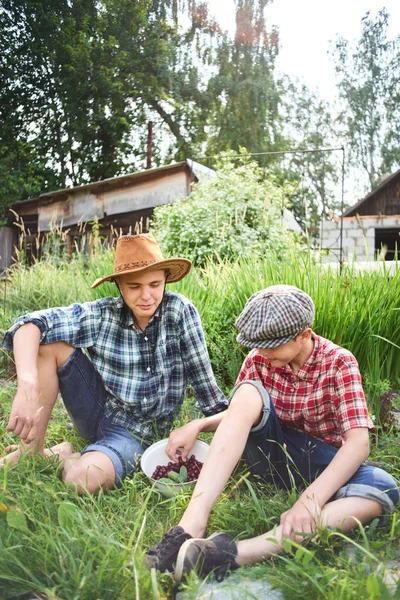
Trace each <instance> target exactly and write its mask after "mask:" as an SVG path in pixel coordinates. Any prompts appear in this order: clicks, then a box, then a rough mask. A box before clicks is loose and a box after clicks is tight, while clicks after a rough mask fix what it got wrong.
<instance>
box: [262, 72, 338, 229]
mask: <svg viewBox="0 0 400 600" xmlns="http://www.w3.org/2000/svg"><path fill="white" fill-rule="evenodd" d="M281 85H282V88H283V90H284V92H283V94H282V108H281V110H282V121H283V123H284V128H283V130H282V133H283V134H284V139H285V145H284V149H285V150H288V151H293V152H292V153H291V152H289V153H288V154H286V155H284V157H281V161H280V162H279V164H275V165H274V166H273V169H272V173H273V174H274V176H275V179H276V181H277V183H278V184H279V185H282V184H283V183H284V182H287V183H290V184H291V192H290V201H291V204H292V211H293V213H294V215H295V217H296V219H297V221H298V222H299V223H300V225H301V226H302V228H303V230H304V231H306V232H308V234H309V235H310V238H311V239H314V240H315V239H317V238H318V236H319V225H320V222H321V219H324V218H327V216H328V214H329V212H330V211H337V210H339V207H340V204H341V196H340V195H339V197H338V184H339V182H340V172H341V166H342V153H341V152H340V151H335V152H325V151H324V149H327V148H340V146H341V144H342V140H340V138H339V136H338V135H337V134H336V131H335V118H336V117H335V115H334V114H333V112H332V107H331V106H330V105H329V104H328V103H327V102H325V101H324V100H321V99H320V98H319V97H318V96H317V95H316V94H315V93H314V92H312V91H311V90H310V89H308V88H307V86H305V85H304V84H301V83H299V82H297V81H295V80H290V79H289V78H287V77H284V78H283V79H282V81H281Z"/></svg>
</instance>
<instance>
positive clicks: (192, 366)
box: [180, 303, 228, 416]
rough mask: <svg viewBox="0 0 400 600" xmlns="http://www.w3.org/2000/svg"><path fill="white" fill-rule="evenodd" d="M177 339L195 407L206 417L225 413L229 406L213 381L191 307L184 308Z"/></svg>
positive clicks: (193, 310)
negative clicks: (178, 338)
mask: <svg viewBox="0 0 400 600" xmlns="http://www.w3.org/2000/svg"><path fill="white" fill-rule="evenodd" d="M180 336H181V353H182V359H183V361H184V367H185V372H186V375H187V378H188V380H189V383H190V385H191V386H192V388H193V393H194V395H195V397H196V400H197V402H196V406H197V407H198V408H199V409H200V410H201V411H202V412H203V414H205V415H206V416H209V415H213V414H216V413H218V412H221V411H223V410H225V409H226V408H227V407H228V403H227V400H226V398H225V396H224V394H223V393H222V391H221V390H220V389H219V387H218V385H217V382H216V380H215V376H214V373H213V370H212V367H211V363H210V358H209V356H208V351H207V347H206V342H205V339H204V333H203V329H202V326H201V321H200V316H199V314H198V312H197V310H196V308H195V307H194V306H193V304H189V303H188V304H186V306H185V308H184V311H183V315H182V319H181V323H180Z"/></svg>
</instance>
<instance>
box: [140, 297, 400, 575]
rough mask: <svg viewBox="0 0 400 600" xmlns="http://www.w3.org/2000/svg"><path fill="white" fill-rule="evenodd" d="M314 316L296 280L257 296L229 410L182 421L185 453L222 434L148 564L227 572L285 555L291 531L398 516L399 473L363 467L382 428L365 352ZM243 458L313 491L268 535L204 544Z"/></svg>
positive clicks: (283, 482)
mask: <svg viewBox="0 0 400 600" xmlns="http://www.w3.org/2000/svg"><path fill="white" fill-rule="evenodd" d="M313 319H314V303H313V301H312V299H311V298H310V296H308V295H307V294H306V293H305V292H303V291H302V290H300V289H298V288H296V287H294V286H288V285H277V286H272V287H268V288H266V289H264V290H262V291H260V292H258V293H256V294H254V295H253V296H252V297H251V298H250V299H249V301H248V302H247V304H246V306H245V308H244V310H243V312H242V313H241V315H240V316H239V318H238V319H237V321H236V327H237V329H238V331H239V336H238V341H239V342H240V343H241V344H242V345H244V346H247V347H249V348H252V351H251V352H250V354H249V355H248V356H247V357H246V359H245V361H244V363H243V366H242V369H241V371H240V374H239V377H238V379H237V382H236V386H235V388H234V390H233V393H232V395H231V397H230V399H229V402H230V404H229V408H228V409H227V410H226V411H225V412H223V413H220V414H218V415H215V416H212V417H209V418H206V419H198V420H196V421H194V422H192V423H189V424H188V425H186V426H185V427H184V429H185V430H186V434H187V445H186V447H185V450H184V451H185V453H186V454H187V453H188V452H189V450H190V447H191V444H193V442H194V440H195V438H196V437H197V435H198V433H199V432H200V431H213V430H214V431H215V430H216V433H215V435H214V438H213V441H212V443H211V447H210V451H209V454H208V457H207V459H206V461H205V463H204V466H203V469H202V471H201V473H200V477H199V479H198V481H197V484H196V487H195V489H194V491H193V495H192V498H191V500H190V503H189V505H188V507H187V509H186V511H185V513H184V515H183V517H182V519H181V521H180V523H179V525H178V526H177V527H175V528H173V529H172V530H170V531H168V532H167V533H166V534H165V536H164V537H163V539H162V540H161V541H160V542H159V543H158V544H156V545H155V546H154V547H153V548H151V549H150V551H149V552H148V554H147V556H146V564H147V566H149V567H156V568H158V569H159V570H161V571H163V570H166V569H168V570H170V571H174V577H175V579H176V580H177V581H180V580H181V579H182V577H183V576H184V575H185V574H187V573H189V572H190V571H192V570H195V571H196V572H197V573H198V574H199V575H206V574H208V573H210V572H211V571H214V574H215V576H216V578H217V579H222V578H223V577H224V575H225V573H226V572H227V571H228V570H233V569H237V568H238V567H240V566H242V565H246V564H253V563H256V562H259V561H261V560H264V559H266V558H268V557H271V556H272V555H275V554H278V553H280V552H281V551H282V549H283V545H282V542H283V538H284V537H286V536H288V537H290V538H291V539H292V540H296V541H298V542H301V541H302V540H303V539H305V538H306V537H309V535H310V534H311V535H312V534H314V533H315V532H316V531H317V529H318V527H321V526H323V527H325V526H329V527H333V528H340V529H342V530H343V531H345V532H347V531H349V530H351V529H352V528H353V527H357V525H358V522H361V523H367V522H370V521H371V520H372V519H374V518H375V517H379V518H380V521H381V522H383V521H384V519H385V517H387V515H389V514H390V513H392V512H393V509H394V505H395V504H396V503H397V502H398V501H399V490H398V487H397V484H396V482H395V480H394V479H393V478H392V477H391V476H390V475H389V474H388V473H386V472H385V471H383V470H382V469H379V468H376V467H373V466H369V465H365V464H363V463H364V461H365V460H366V458H367V457H368V453H369V441H368V430H370V429H372V428H373V424H372V422H371V419H370V417H369V415H368V410H367V406H366V402H365V397H364V392H363V389H362V385H361V376H360V372H359V369H358V365H357V362H356V359H355V358H354V356H353V355H352V354H351V353H350V352H349V351H348V350H345V349H344V348H341V347H339V346H337V345H335V344H333V343H332V342H330V341H329V340H326V339H324V338H322V337H321V336H319V335H316V334H315V333H314V332H313V331H312V328H311V327H312V323H313ZM176 433H177V432H172V433H171V434H170V441H169V447H168V449H167V453H168V454H169V456H170V457H171V458H172V457H173V456H174V453H175V452H176V451H177V445H176V440H175V435H176ZM181 440H182V432H180V437H179V441H180V442H181ZM242 454H243V455H244V458H245V459H246V461H247V463H248V465H249V467H250V469H251V471H252V472H253V473H256V474H257V475H260V476H261V477H263V478H264V480H265V481H267V482H271V483H273V484H275V485H276V486H277V487H279V488H285V489H290V488H291V487H293V485H295V486H296V487H297V486H299V487H300V488H304V486H305V489H304V491H302V492H301V494H300V496H299V498H298V500H297V502H296V503H295V504H294V505H293V506H292V508H291V509H290V510H288V511H287V512H285V513H284V514H282V515H281V518H280V523H279V524H277V527H276V528H274V529H272V530H271V531H269V532H267V533H264V534H263V535H260V536H258V537H256V538H253V539H248V540H241V541H239V542H235V540H234V538H232V537H231V536H230V535H228V534H225V533H221V532H217V533H213V534H212V535H211V536H209V537H208V538H206V539H204V535H205V531H206V526H207V521H208V517H209V514H210V512H211V509H212V507H213V506H214V504H215V503H216V501H217V499H218V496H219V494H220V493H221V492H222V490H223V488H224V486H225V484H226V482H227V480H228V478H229V476H230V475H231V473H232V471H233V469H234V468H235V466H236V463H237V462H238V460H239V459H240V457H241V455H242ZM271 539H273V540H274V541H271Z"/></svg>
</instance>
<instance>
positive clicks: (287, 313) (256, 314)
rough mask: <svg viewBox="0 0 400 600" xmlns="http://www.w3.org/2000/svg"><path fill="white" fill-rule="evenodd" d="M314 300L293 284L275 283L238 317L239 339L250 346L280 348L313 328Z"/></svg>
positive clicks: (255, 295)
mask: <svg viewBox="0 0 400 600" xmlns="http://www.w3.org/2000/svg"><path fill="white" fill-rule="evenodd" d="M314 313H315V307H314V302H313V301H312V299H311V298H310V296H309V295H308V294H306V293H305V292H303V290H300V289H299V288H297V287H295V286H293V285H272V286H270V287H267V288H265V289H264V290H261V291H260V292H257V293H256V294H253V296H251V298H250V299H249V300H248V301H247V303H246V305H245V307H244V309H243V310H242V312H241V314H240V315H239V317H238V318H237V320H236V323H235V325H236V328H237V330H238V331H239V335H238V336H237V341H238V342H239V343H240V344H242V345H243V346H247V347H248V348H277V347H278V346H282V344H286V342H289V341H290V340H292V339H293V338H295V337H296V336H297V335H298V334H299V333H301V332H302V331H304V330H305V329H307V327H311V326H312V323H313V320H314Z"/></svg>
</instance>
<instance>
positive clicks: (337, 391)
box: [236, 333, 374, 446]
mask: <svg viewBox="0 0 400 600" xmlns="http://www.w3.org/2000/svg"><path fill="white" fill-rule="evenodd" d="M313 340H314V350H313V353H312V355H311V356H310V358H309V359H308V360H307V362H306V363H305V364H304V365H303V366H302V367H301V369H300V370H299V371H297V373H294V372H293V371H292V369H291V368H290V367H289V366H286V367H283V368H282V367H273V366H272V365H271V363H270V362H269V360H268V359H267V358H265V357H264V356H262V355H261V354H260V353H259V352H258V351H257V350H252V351H251V352H250V354H249V355H248V356H247V357H246V359H245V361H244V363H243V365H242V368H241V370H240V373H239V377H238V379H237V381H236V384H238V383H240V382H241V381H245V380H247V379H257V380H258V381H261V383H262V384H263V386H264V387H265V389H266V390H267V391H268V392H269V394H270V396H271V398H272V401H273V403H274V406H275V410H276V414H277V416H278V419H279V421H280V422H281V423H282V425H287V426H289V427H294V428H296V429H301V430H302V431H305V432H306V433H309V434H310V435H313V436H315V437H317V438H319V439H320V440H323V441H324V442H326V443H328V444H333V445H335V446H341V445H342V442H343V434H344V433H345V432H346V431H347V430H348V429H355V428H357V427H368V429H373V428H374V425H373V423H372V421H371V419H370V417H369V414H368V409H367V404H366V401H365V396H364V391H363V388H362V383H361V375H360V371H359V369H358V363H357V361H356V359H355V358H354V356H353V355H352V354H351V352H349V351H348V350H345V349H344V348H341V347H340V346H336V344H334V343H333V342H330V341H329V340H326V339H324V338H322V337H320V336H319V335H315V334H314V333H313Z"/></svg>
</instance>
